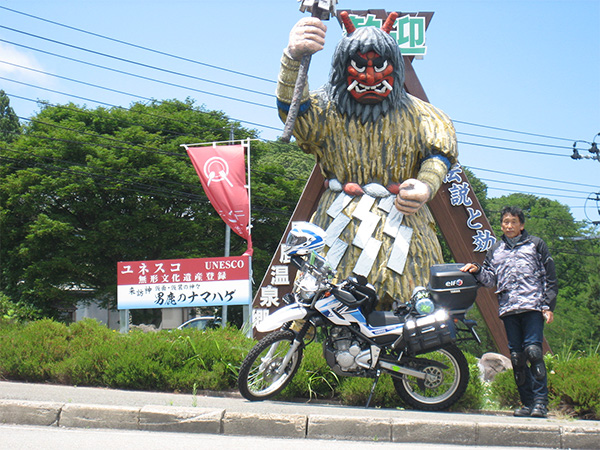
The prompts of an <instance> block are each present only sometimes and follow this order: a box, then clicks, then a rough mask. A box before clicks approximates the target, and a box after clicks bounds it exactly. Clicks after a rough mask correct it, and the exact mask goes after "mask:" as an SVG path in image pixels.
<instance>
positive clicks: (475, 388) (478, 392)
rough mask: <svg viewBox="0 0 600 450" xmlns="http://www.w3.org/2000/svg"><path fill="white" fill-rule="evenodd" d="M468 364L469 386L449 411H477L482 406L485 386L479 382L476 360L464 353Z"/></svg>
mask: <svg viewBox="0 0 600 450" xmlns="http://www.w3.org/2000/svg"><path fill="white" fill-rule="evenodd" d="M465 357H466V358H467V363H468V364H469V384H468V385H467V390H466V391H465V394H464V395H463V396H462V397H461V398H460V400H459V401H458V402H457V403H456V404H454V406H452V407H451V408H450V410H451V411H463V410H479V409H481V408H482V407H483V404H484V394H485V386H484V384H483V381H481V376H480V371H479V365H478V360H477V358H476V357H475V356H473V355H471V354H470V353H465Z"/></svg>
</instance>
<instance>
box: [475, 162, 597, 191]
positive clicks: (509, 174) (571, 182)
mask: <svg viewBox="0 0 600 450" xmlns="http://www.w3.org/2000/svg"><path fill="white" fill-rule="evenodd" d="M463 167H466V168H467V169H470V170H481V171H483V172H492V173H497V174H500V175H508V176H513V177H522V178H528V179H532V180H540V181H548V182H551V183H563V184H569V185H577V186H585V187H591V188H597V186H594V185H592V184H584V183H576V182H573V181H561V180H552V179H549V178H541V177H534V176H531V175H521V174H517V173H512V172H502V171H499V170H492V169H483V168H481V167H474V166H463Z"/></svg>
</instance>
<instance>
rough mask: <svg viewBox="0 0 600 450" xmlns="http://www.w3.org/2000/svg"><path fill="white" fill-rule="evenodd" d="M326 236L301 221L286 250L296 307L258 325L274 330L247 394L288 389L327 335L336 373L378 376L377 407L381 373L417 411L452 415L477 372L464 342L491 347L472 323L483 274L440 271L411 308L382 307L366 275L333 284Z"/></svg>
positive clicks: (257, 350) (243, 378) (250, 365)
mask: <svg viewBox="0 0 600 450" xmlns="http://www.w3.org/2000/svg"><path fill="white" fill-rule="evenodd" d="M325 236H326V235H325V232H324V231H323V230H322V229H321V228H319V227H317V226H316V225H314V224H311V223H308V222H295V223H293V224H292V229H291V231H290V233H289V234H288V236H287V238H286V244H285V247H284V248H285V250H286V251H287V253H288V254H289V255H290V261H291V263H292V264H294V265H295V266H296V267H297V268H298V275H297V277H296V280H295V282H294V287H293V290H292V292H291V293H289V294H286V295H285V296H284V298H283V300H284V302H285V303H286V306H283V307H281V308H279V309H278V310H276V311H275V312H274V313H272V314H270V315H269V316H268V317H266V318H265V319H264V320H263V321H262V322H260V323H259V324H258V325H257V327H256V329H257V331H259V332H260V333H269V334H267V335H266V336H265V337H264V338H262V339H261V340H260V341H259V342H258V343H257V344H256V345H255V346H254V348H252V350H251V351H250V352H249V353H248V355H247V356H246V358H245V359H244V361H243V363H242V365H241V367H240V371H239V376H238V388H239V391H240V393H241V394H242V396H243V397H245V398H246V399H248V400H250V401H260V400H266V399H269V398H272V397H273V396H275V395H277V394H278V393H279V392H281V391H282V390H283V389H284V388H285V387H286V386H287V385H288V384H289V383H290V381H291V380H292V379H293V378H294V375H295V374H296V371H297V370H298V367H299V366H300V363H301V361H302V354H303V349H304V348H305V347H306V345H308V344H309V343H310V342H312V341H313V340H314V339H315V337H316V336H317V330H319V331H320V333H319V336H320V337H322V340H323V342H322V346H323V356H324V357H325V360H326V362H327V364H328V366H329V367H330V368H331V370H332V371H333V372H334V373H336V374H337V375H339V376H352V377H365V378H372V379H374V382H373V386H372V388H371V393H370V395H369V398H368V400H367V404H366V406H367V407H368V406H369V404H370V402H371V400H372V396H373V393H374V391H375V387H376V386H377V382H378V381H379V378H380V376H381V374H383V373H387V374H389V375H391V377H392V380H393V384H394V388H395V390H396V392H397V393H398V395H399V396H400V398H401V399H402V400H403V401H404V402H405V403H406V404H407V405H410V406H411V407H413V408H416V409H420V410H426V411H439V410H445V409H448V408H449V407H450V406H452V405H453V404H454V403H456V402H457V401H458V400H459V399H460V398H461V396H462V395H463V394H464V392H465V390H466V389H467V384H468V382H469V367H468V364H467V361H466V358H465V356H464V355H463V353H462V351H461V350H460V349H459V348H458V347H457V345H456V342H457V341H459V340H467V339H475V340H476V341H477V342H479V343H481V341H480V340H479V337H478V336H477V333H476V332H475V330H474V327H475V325H476V323H475V321H473V320H468V319H466V317H465V314H466V312H467V310H468V309H469V308H470V307H471V306H472V305H473V302H474V301H475V297H476V293H477V288H478V285H477V282H476V281H475V278H474V277H473V275H472V274H470V273H464V272H461V271H460V270H459V268H460V267H461V264H438V265H433V266H432V267H431V275H430V279H429V284H428V286H427V287H418V288H416V289H415V290H414V291H413V294H412V296H411V298H410V300H409V301H407V302H405V303H399V302H395V305H394V309H393V311H377V310H376V306H377V303H378V296H377V294H376V292H375V290H374V288H373V286H372V285H370V284H369V283H368V280H367V279H366V278H365V277H363V276H351V277H349V278H347V279H345V280H343V281H341V282H340V283H337V284H336V283H333V282H332V279H333V276H334V271H333V270H332V269H331V267H330V265H329V264H328V263H327V260H326V259H325V258H324V257H322V256H320V255H319V254H318V253H317V252H318V251H319V250H321V249H322V248H323V247H324V245H325V244H324V239H325ZM465 335H466V337H465Z"/></svg>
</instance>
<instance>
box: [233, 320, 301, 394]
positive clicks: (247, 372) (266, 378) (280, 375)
mask: <svg viewBox="0 0 600 450" xmlns="http://www.w3.org/2000/svg"><path fill="white" fill-rule="evenodd" d="M295 336H296V335H295V333H294V332H293V331H291V330H285V331H275V332H273V333H271V334H268V335H267V336H265V337H264V338H263V339H261V340H260V341H259V342H258V344H256V345H255V346H254V347H253V348H252V350H250V353H248V355H247V356H246V358H245V359H244V361H243V362H242V365H241V367H240V373H239V376H238V389H239V390H240V393H241V394H242V396H244V398H246V399H248V400H250V401H259V400H266V399H268V398H271V397H273V396H275V395H277V394H278V393H280V392H281V391H282V390H283V389H284V388H285V387H286V386H287V385H288V384H289V382H290V381H292V378H294V375H296V371H297V370H298V367H300V362H301V361H302V346H299V347H298V348H297V349H296V350H295V351H294V350H293V347H292V344H293V342H294V338H295ZM290 351H293V353H292V354H291V355H290V356H291V358H290V359H289V362H288V363H287V364H286V366H285V367H282V365H283V362H284V359H285V357H286V355H287V354H288V353H289V352H290Z"/></svg>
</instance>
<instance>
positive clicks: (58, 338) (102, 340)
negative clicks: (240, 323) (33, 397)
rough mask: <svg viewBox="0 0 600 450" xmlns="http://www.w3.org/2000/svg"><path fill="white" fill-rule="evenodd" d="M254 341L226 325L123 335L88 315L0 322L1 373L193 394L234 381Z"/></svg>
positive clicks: (225, 386)
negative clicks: (63, 320) (70, 319)
mask: <svg viewBox="0 0 600 450" xmlns="http://www.w3.org/2000/svg"><path fill="white" fill-rule="evenodd" d="M252 345H253V341H252V340H251V339H248V338H246V337H244V336H242V335H241V333H240V332H239V331H237V330H235V329H232V328H226V329H218V330H210V331H207V332H206V333H199V332H197V331H194V330H186V331H177V330H174V331H160V332H157V333H142V332H141V331H133V332H131V333H129V334H126V335H122V334H120V333H117V332H115V331H112V330H109V329H108V328H106V327H105V326H103V325H101V324H100V323H98V322H96V321H94V320H90V319H87V320H83V321H81V322H78V323H75V324H72V325H69V326H67V325H65V324H61V323H58V322H54V321H52V320H49V319H44V320H40V321H37V322H32V323H30V324H28V325H25V326H22V325H17V324H14V323H7V322H3V323H0V377H1V378H6V379H11V380H22V381H31V382H42V381H50V382H56V383H63V384H73V385H87V386H105V387H112V388H121V389H133V390H153V391H174V390H175V391H181V392H192V391H195V390H196V389H213V390H225V389H231V388H232V387H233V386H235V381H236V379H237V368H238V367H239V365H240V364H241V361H242V359H243V358H244V357H245V355H246V354H247V353H248V351H249V350H250V348H251V346H252Z"/></svg>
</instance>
